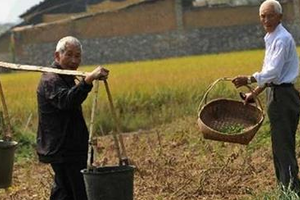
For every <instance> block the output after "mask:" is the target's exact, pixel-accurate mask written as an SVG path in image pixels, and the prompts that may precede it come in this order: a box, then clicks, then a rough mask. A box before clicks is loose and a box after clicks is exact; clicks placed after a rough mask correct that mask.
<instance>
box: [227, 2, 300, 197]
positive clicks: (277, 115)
mask: <svg viewBox="0 0 300 200" xmlns="http://www.w3.org/2000/svg"><path fill="white" fill-rule="evenodd" d="M259 16H260V21H261V23H262V25H263V27H264V29H265V31H266V32H267V34H266V36H265V37H264V39H265V46H266V52H265V58H264V63H263V67H262V70H261V71H260V72H256V73H254V74H253V75H252V76H237V77H235V78H234V80H233V81H232V82H233V83H234V84H235V86H236V87H240V86H243V85H247V84H251V83H253V82H257V85H258V86H257V87H256V88H255V89H254V91H253V92H249V93H247V94H246V98H245V103H248V102H250V100H252V99H253V98H254V97H255V96H257V95H259V94H260V93H261V92H262V91H263V90H265V89H266V92H267V104H268V116H269V119H270V126H271V138H272V151H273V160H274V166H275V172H276V177H277V180H278V182H279V184H280V186H282V189H284V190H285V189H291V190H293V191H295V192H297V193H299V192H300V184H299V179H298V164H297V159H296V154H295V134H296V130H297V126H298V121H299V114H300V98H299V93H298V91H297V90H296V89H295V88H294V83H295V81H296V78H297V76H298V73H299V61H298V55H297V51H296V45H295V42H294V39H293V37H292V36H291V34H290V33H289V32H288V31H287V30H286V29H285V28H284V27H283V26H282V25H281V19H282V7H281V5H280V3H279V2H278V1H275V0H267V1H264V2H263V3H262V4H261V6H260V9H259Z"/></svg>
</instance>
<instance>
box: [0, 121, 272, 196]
mask: <svg viewBox="0 0 300 200" xmlns="http://www.w3.org/2000/svg"><path fill="white" fill-rule="evenodd" d="M256 138H257V136H256V137H255V138H254V140H253V141H252V142H251V143H250V145H249V146H243V145H238V144H230V143H223V142H215V141H211V140H204V139H203V138H202V136H201V133H199V131H198V128H197V126H196V122H195V120H194V119H192V118H186V119H182V120H179V121H177V122H174V123H173V124H169V125H165V126H162V127H160V128H157V129H153V130H150V131H146V132H139V133H130V134H124V142H125V144H126V149H127V154H128V156H129V158H130V161H131V163H132V164H133V165H135V166H136V167H137V170H136V172H135V179H134V196H135V199H136V200H155V199H157V200H164V199H167V200H169V199H170V200H171V199H174V200H185V199H191V200H194V199H199V200H201V199H203V200H204V199H209V200H212V199H213V200H218V199H220V200H221V199H222V200H224V199H257V198H254V197H256V196H257V195H258V194H261V193H264V192H270V191H272V190H274V189H275V187H276V183H275V177H274V170H273V163H272V156H271V150H270V145H268V144H267V145H264V146H259V145H258V143H257V144H256ZM97 152H98V153H97V162H95V164H97V165H114V164H116V163H118V161H117V159H116V153H115V149H114V146H113V140H112V138H111V137H108V136H105V137H100V138H98V139H97ZM52 178H53V175H52V171H51V169H50V167H49V166H48V165H44V164H40V163H38V162H37V161H32V162H28V163H26V164H22V165H21V164H17V165H15V169H14V175H13V182H14V183H13V186H12V187H11V188H9V189H8V190H6V191H5V190H0V200H8V199H12V200H27V199H28V200H44V199H45V200H46V199H49V191H50V188H51V184H52Z"/></svg>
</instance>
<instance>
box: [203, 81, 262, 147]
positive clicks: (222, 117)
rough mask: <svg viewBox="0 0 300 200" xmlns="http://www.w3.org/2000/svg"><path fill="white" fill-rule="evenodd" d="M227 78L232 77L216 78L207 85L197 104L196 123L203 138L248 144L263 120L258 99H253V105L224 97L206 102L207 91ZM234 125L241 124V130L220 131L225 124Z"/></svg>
mask: <svg viewBox="0 0 300 200" xmlns="http://www.w3.org/2000/svg"><path fill="white" fill-rule="evenodd" d="M229 80H232V79H229V78H222V79H218V80H217V81H215V82H214V83H213V84H211V85H210V86H209V87H208V90H207V91H206V93H205V94H204V96H203V99H202V101H201V103H200V105H199V112H198V125H199V128H200V131H201V132H202V134H203V136H204V138H205V139H212V140H217V141H224V142H232V143H239V144H248V143H249V142H250V141H251V140H252V138H253V137H254V135H255V134H256V132H257V131H258V129H259V128H260V126H261V124H262V122H263V120H264V114H263V110H262V107H261V103H260V101H259V99H258V98H256V99H255V100H256V104H255V105H250V104H247V105H244V103H243V102H241V101H237V100H232V99H225V98H224V99H223V98H222V99H216V100H212V101H210V102H208V103H207V102H206V101H207V96H208V93H209V92H210V90H211V89H212V88H213V87H214V86H215V85H216V83H218V82H220V81H229ZM236 125H241V126H243V130H241V131H240V132H239V133H234V134H230V133H222V132H221V131H222V129H223V128H224V127H226V126H236Z"/></svg>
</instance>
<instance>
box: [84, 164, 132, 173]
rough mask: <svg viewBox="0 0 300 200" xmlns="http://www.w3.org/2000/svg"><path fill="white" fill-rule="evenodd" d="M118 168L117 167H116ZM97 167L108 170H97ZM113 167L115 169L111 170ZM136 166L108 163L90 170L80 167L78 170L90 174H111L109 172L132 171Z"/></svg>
mask: <svg viewBox="0 0 300 200" xmlns="http://www.w3.org/2000/svg"><path fill="white" fill-rule="evenodd" d="M118 168H119V169H118ZM99 169H102V170H104V169H107V170H109V169H110V171H97V170H99ZM113 169H115V170H113ZM135 169H136V167H135V166H134V165H110V166H103V167H96V168H94V169H92V170H90V171H88V169H82V170H80V172H81V173H82V174H84V175H92V174H94V175H95V174H97V175H100V174H111V173H120V172H126V171H134V170H135Z"/></svg>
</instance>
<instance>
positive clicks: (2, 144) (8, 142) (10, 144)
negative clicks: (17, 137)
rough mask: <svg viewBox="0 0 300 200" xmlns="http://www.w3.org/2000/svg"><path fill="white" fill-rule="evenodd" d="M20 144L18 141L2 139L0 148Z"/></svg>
mask: <svg viewBox="0 0 300 200" xmlns="http://www.w3.org/2000/svg"><path fill="white" fill-rule="evenodd" d="M17 145H18V142H16V141H4V140H0V148H12V147H15V146H17Z"/></svg>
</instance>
